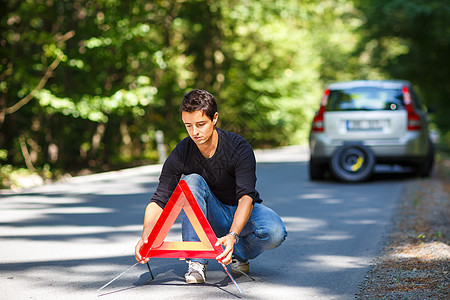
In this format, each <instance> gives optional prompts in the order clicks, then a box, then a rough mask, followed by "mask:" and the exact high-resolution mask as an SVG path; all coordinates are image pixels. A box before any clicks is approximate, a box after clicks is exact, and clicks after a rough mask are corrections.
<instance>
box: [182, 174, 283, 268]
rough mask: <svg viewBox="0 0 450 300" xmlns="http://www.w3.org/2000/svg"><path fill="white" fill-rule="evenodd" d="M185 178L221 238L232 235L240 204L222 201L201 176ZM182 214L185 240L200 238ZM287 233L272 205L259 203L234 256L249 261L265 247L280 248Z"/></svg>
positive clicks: (203, 260) (240, 236) (266, 248)
mask: <svg viewBox="0 0 450 300" xmlns="http://www.w3.org/2000/svg"><path fill="white" fill-rule="evenodd" d="M183 179H184V180H185V181H186V183H187V184H188V186H189V188H190V189H191V191H192V194H193V195H194V197H195V199H196V200H197V203H198V204H199V206H200V208H201V210H202V211H203V213H204V214H205V216H206V218H207V219H208V222H209V223H210V224H211V227H212V229H213V230H214V233H215V234H216V235H217V237H222V236H225V235H226V234H228V232H229V231H230V228H231V224H232V222H233V218H234V213H235V212H236V209H237V206H231V205H226V204H223V203H222V202H220V201H219V200H218V199H217V198H216V196H214V194H213V193H212V192H211V190H210V188H209V187H208V185H207V183H206V182H205V180H204V179H203V177H201V176H200V175H198V174H190V175H187V176H185V177H184V178H183ZM181 214H182V236H183V241H199V238H198V236H197V233H196V232H195V230H194V228H193V227H192V225H191V222H190V221H189V219H188V218H187V216H186V214H185V213H184V211H182V212H181ZM286 236H287V232H286V228H285V227H284V224H283V221H281V218H280V217H279V216H278V215H277V214H276V213H275V212H274V211H273V210H271V209H270V208H268V207H266V206H264V205H262V204H260V203H255V204H254V205H253V210H252V213H251V215H250V218H249V220H248V222H247V224H246V225H245V226H244V228H243V230H242V231H241V233H240V234H239V243H237V244H236V245H235V246H234V251H233V255H234V257H235V258H236V259H238V260H239V261H242V262H245V261H247V260H249V259H253V258H255V257H257V256H258V255H259V254H261V253H262V252H263V251H264V250H269V249H273V248H276V247H278V246H279V245H280V244H281V243H282V242H283V241H284V240H285V239H286ZM192 261H198V262H201V263H203V264H205V263H206V262H207V260H206V259H192Z"/></svg>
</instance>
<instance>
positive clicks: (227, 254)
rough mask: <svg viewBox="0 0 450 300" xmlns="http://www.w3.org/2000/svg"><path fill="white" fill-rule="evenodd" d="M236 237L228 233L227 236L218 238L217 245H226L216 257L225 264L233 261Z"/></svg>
mask: <svg viewBox="0 0 450 300" xmlns="http://www.w3.org/2000/svg"><path fill="white" fill-rule="evenodd" d="M235 242H236V239H235V238H234V236H232V235H231V234H227V235H226V236H223V237H221V238H220V239H218V240H217V243H216V246H219V245H224V246H225V250H223V252H222V253H221V254H220V255H218V256H217V257H216V259H217V260H218V261H220V262H222V263H224V264H225V265H228V264H230V263H231V257H232V256H233V248H234V243H235Z"/></svg>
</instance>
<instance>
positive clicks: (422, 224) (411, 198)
mask: <svg viewBox="0 0 450 300" xmlns="http://www.w3.org/2000/svg"><path fill="white" fill-rule="evenodd" d="M449 195H450V155H449V153H448V152H447V153H445V152H440V153H439V155H438V160H437V166H436V168H435V172H434V174H433V176H432V177H431V178H428V179H420V180H417V181H411V182H409V183H407V184H406V185H405V190H404V194H403V197H402V199H401V200H400V202H399V206H398V212H397V213H396V214H395V217H394V220H393V224H394V225H393V228H392V230H391V232H390V235H389V238H388V240H387V243H386V245H385V247H384V249H383V251H382V253H381V255H380V256H379V257H378V258H377V259H376V261H375V262H374V264H373V266H372V267H371V270H370V272H369V273H368V275H367V276H366V279H365V281H364V282H363V283H362V284H361V287H360V292H359V293H358V294H357V295H356V298H357V299H449V297H450V221H449V220H450V196H449Z"/></svg>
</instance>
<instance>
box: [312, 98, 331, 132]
mask: <svg viewBox="0 0 450 300" xmlns="http://www.w3.org/2000/svg"><path fill="white" fill-rule="evenodd" d="M329 95H330V90H328V89H326V90H325V92H324V94H323V98H322V102H321V103H320V108H319V110H318V111H317V113H316V115H315V116H314V119H313V123H312V127H311V130H312V131H314V132H324V131H325V126H324V123H323V115H324V113H325V107H326V106H327V103H328V96H329Z"/></svg>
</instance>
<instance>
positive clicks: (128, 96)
mask: <svg viewBox="0 0 450 300" xmlns="http://www.w3.org/2000/svg"><path fill="white" fill-rule="evenodd" d="M354 2H355V3H356V4H357V7H358V8H360V9H361V11H362V12H364V16H365V19H364V18H362V15H361V12H360V11H359V10H358V9H357V8H356V7H355V5H354ZM372 2H373V3H372ZM372 2H371V3H372V5H371V6H368V5H365V4H364V3H365V2H362V1H361V2H360V1H356V0H355V1H352V0H334V1H333V0H324V1H314V0H308V1H301V2H299V1H294V0H286V1H268V0H263V1H257V0H249V1H238V0H230V1H210V0H157V1H145V0H136V1H120V0H98V1H92V0H76V1H67V0H60V1H52V0H48V1H44V0H36V1H19V0H11V1H7V2H6V3H4V7H6V9H3V10H2V11H1V12H0V26H1V31H0V44H1V48H0V54H1V56H0V57H1V64H0V148H1V149H2V150H0V151H6V152H2V153H6V154H5V155H4V157H3V156H2V165H3V166H6V165H8V166H13V167H14V168H25V167H26V168H27V169H28V170H30V171H31V172H39V173H40V174H42V175H43V174H46V176H47V177H49V176H52V174H56V173H57V171H56V170H63V171H70V170H79V169H81V168H86V167H89V168H96V169H99V170H102V169H110V168H116V167H120V166H124V165H133V164H139V163H143V162H147V163H148V162H156V161H158V151H157V145H156V142H155V132H156V131H157V130H161V131H163V132H164V135H165V141H164V142H165V144H166V146H167V148H168V150H169V151H170V149H172V148H173V147H174V146H175V145H176V143H177V142H178V141H179V140H180V139H181V138H183V137H184V136H186V133H185V130H184V128H183V124H182V123H181V122H180V118H179V113H178V106H179V103H180V100H181V98H182V97H183V95H184V94H185V93H186V92H187V91H189V90H190V89H192V88H201V89H206V90H209V91H211V92H212V93H213V95H214V96H215V97H216V99H217V101H218V103H219V113H220V126H221V127H222V128H224V129H226V130H230V131H234V132H237V133H239V134H241V135H242V136H244V137H245V138H247V139H248V140H249V141H250V143H251V144H252V145H253V146H255V147H276V146H280V145H288V144H300V143H305V142H306V141H307V135H308V131H309V126H310V120H311V117H312V115H313V113H314V110H315V109H316V108H317V106H318V104H319V100H320V95H321V91H322V88H323V86H324V85H325V84H326V83H328V82H330V81H336V80H348V79H358V78H380V77H383V74H391V76H397V75H403V76H404V77H408V78H412V80H413V81H415V83H416V82H417V81H419V80H418V79H419V77H420V76H418V77H417V80H415V79H414V78H415V77H414V76H412V75H411V74H409V73H407V72H411V73H414V72H416V71H417V68H416V67H417V66H415V65H414V63H413V64H409V65H408V66H406V65H405V66H401V67H399V66H397V67H396V68H394V67H395V64H394V62H395V60H402V59H406V58H408V57H404V58H403V56H402V55H410V54H411V53H413V52H414V57H417V56H423V57H419V58H420V59H423V60H424V61H425V60H426V61H427V68H428V69H431V65H430V66H428V60H429V62H430V64H431V62H435V61H436V60H433V59H432V58H426V57H425V55H422V54H423V53H424V49H425V48H424V49H422V48H420V47H418V46H417V43H419V41H418V39H415V38H413V37H406V36H405V37H404V36H403V35H402V36H400V35H398V34H397V35H395V36H390V35H386V32H387V29H389V28H391V27H390V26H392V24H391V23H389V22H390V21H389V20H386V18H381V17H380V16H384V15H383V14H381V15H380V13H382V12H383V11H388V12H390V13H391V14H392V13H393V12H394V11H395V10H394V8H397V6H396V5H399V4H398V3H401V2H402V1H399V0H397V1H393V4H392V5H387V4H386V5H387V6H386V8H383V7H382V6H381V5H380V4H378V2H377V1H372ZM384 2H386V1H381V2H380V3H384ZM434 2H436V1H432V3H434ZM417 3H419V2H417V1H415V2H413V4H411V5H410V6H408V7H409V8H408V9H412V8H414V7H418V6H419V5H418V4H417ZM436 3H437V2H436ZM436 3H434V4H433V5H438V4H436ZM430 5H431V4H430ZM438 6H439V5H438ZM411 7H412V8H411ZM430 7H431V6H430ZM380 11H381V12H380ZM443 11H445V9H443ZM399 14H400V16H403V17H404V16H405V15H406V16H407V17H408V16H410V15H408V14H401V13H399ZM427 14H428V15H430V16H436V17H439V18H438V19H439V20H441V19H442V16H438V14H443V15H444V16H445V13H444V12H439V13H436V12H435V11H434V9H432V8H429V9H428V10H427V12H426V14H425V15H427ZM419 15H420V14H419ZM428 15H427V16H428ZM389 16H390V15H389ZM395 16H396V15H395ZM376 18H379V19H380V24H381V25H382V26H381V25H380V28H385V30H382V29H380V30H379V31H378V27H377V26H375V25H376V24H377V21H376ZM399 18H400V17H399ZM407 19H408V18H407ZM402 20H403V19H402ZM408 20H409V19H408ZM411 20H413V21H415V22H419V21H420V20H418V19H411ZM427 20H428V19H427V18H425V21H427ZM427 22H430V21H429V20H428V21H427ZM403 23H405V24H403ZM407 24H409V23H408V22H406V21H405V22H402V26H405V28H406V26H407ZM427 24H428V23H427ZM440 24H441V25H443V24H445V23H440ZM360 26H363V27H362V28H363V30H364V31H363V33H361V32H358V29H359V27H360ZM402 26H400V27H399V28H400V29H399V31H398V32H399V33H403V29H402V28H403V27H402ZM430 26H431V25H430ZM431 27H432V28H434V29H433V30H435V31H436V32H434V31H433V36H434V37H436V43H441V44H442V43H444V44H445V43H446V41H448V39H446V40H445V39H442V38H441V39H438V38H437V36H438V35H439V34H442V32H440V31H439V30H438V28H437V27H436V26H435V27H433V26H431ZM431 27H430V28H431ZM444 27H445V26H443V28H444ZM441 31H445V30H444V29H442V30H441ZM405 32H409V31H407V30H406V29H405ZM405 34H406V33H405ZM444 34H448V32H447V31H445V32H444ZM378 36H383V38H382V40H383V43H377V44H376V45H375V46H374V43H373V42H372V40H375V41H377V39H378ZM361 37H364V38H366V37H367V40H364V42H362V43H361ZM438 40H439V41H438ZM384 41H386V42H384ZM396 41H398V43H397V42H396ZM436 43H435V44H436ZM358 45H362V46H361V47H360V49H359V50H360V51H359V52H357V51H355V49H356V47H357V46H358ZM433 45H434V44H433ZM447 45H448V44H447ZM413 46H414V47H413ZM421 46H423V47H427V46H426V45H421ZM430 48H431V46H430ZM421 49H422V50H421ZM426 49H428V48H426ZM406 50H408V51H407V52H405V51H406ZM419 50H420V51H419ZM416 51H418V52H417V53H416ZM433 51H434V50H433ZM436 51H437V50H436ZM439 51H440V50H439ZM439 51H438V52H436V55H437V56H439V57H440V59H442V57H441V56H442V54H441V52H439ZM380 53H383V55H381V54H380ZM433 53H434V52H433ZM408 59H410V58H408ZM415 68H416V69H415ZM428 69H427V70H428ZM430 73H432V72H430ZM444 73H445V71H442V72H441V73H439V76H442V75H445V74H444ZM437 76H438V73H437V72H436V74H428V73H427V79H426V82H429V83H430V86H428V85H421V86H420V87H421V91H422V92H427V93H428V92H429V90H431V82H432V81H433V80H436V77H437ZM422 77H423V76H422ZM428 77H429V78H428ZM444 86H446V87H445V88H444ZM444 89H448V84H446V85H445V84H443V85H442V89H441V87H439V91H438V89H436V90H433V91H432V92H433V95H436V97H437V96H438V95H442V91H443V90H444ZM430 93H431V92H430ZM430 95H431V94H430ZM433 97H434V96H433ZM430 99H431V98H430ZM436 99H437V98H436ZM430 101H431V100H430ZM430 103H431V102H430ZM433 103H434V104H436V105H438V106H439V107H441V106H440V105H444V104H442V103H441V101H439V100H436V101H435V102H433ZM2 168H3V167H2ZM2 170H3V169H2ZM5 170H6V169H5ZM5 172H6V171H5ZM2 173H4V172H3V171H2Z"/></svg>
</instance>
